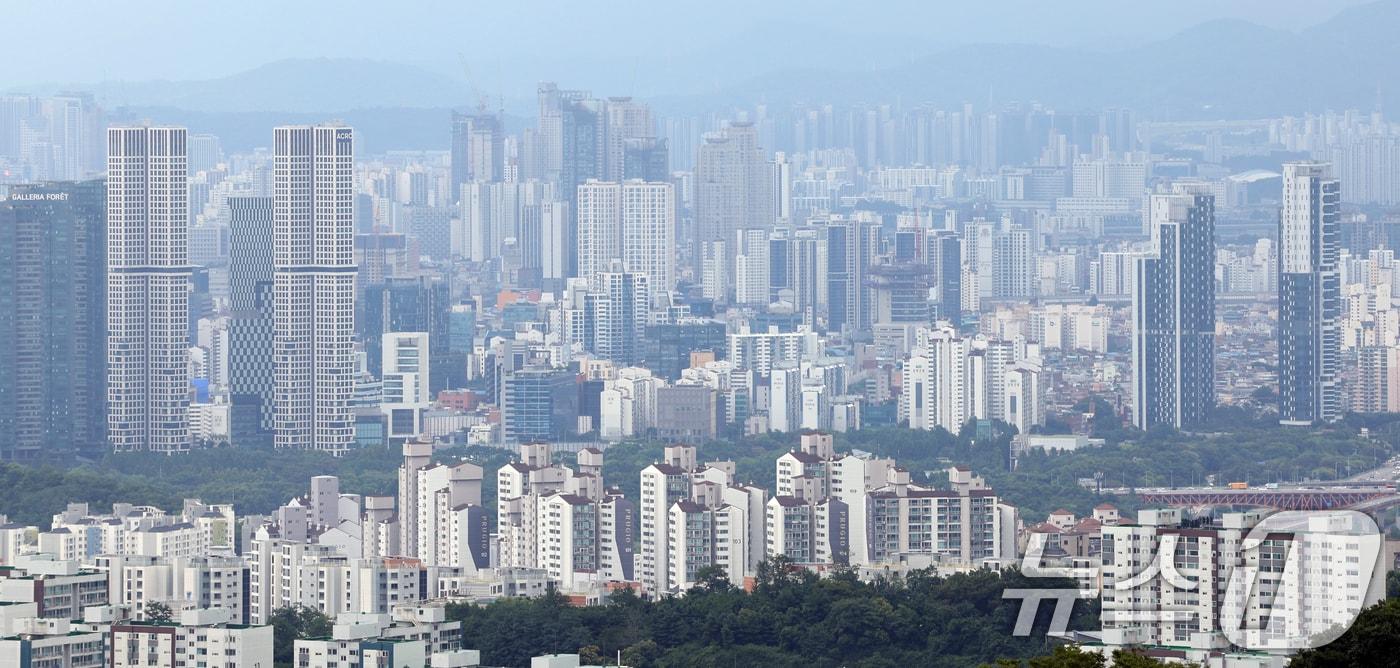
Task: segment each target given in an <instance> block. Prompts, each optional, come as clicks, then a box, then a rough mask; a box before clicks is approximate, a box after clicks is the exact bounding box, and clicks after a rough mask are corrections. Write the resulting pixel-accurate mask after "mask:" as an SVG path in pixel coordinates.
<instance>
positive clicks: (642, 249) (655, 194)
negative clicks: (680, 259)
mask: <svg viewBox="0 0 1400 668" xmlns="http://www.w3.org/2000/svg"><path fill="white" fill-rule="evenodd" d="M615 260H621V261H622V262H623V264H624V265H625V266H626V267H627V270H628V271H632V272H637V273H642V274H646V275H647V278H648V279H650V281H651V284H652V285H653V286H655V287H656V289H658V290H663V291H669V290H670V289H671V288H673V287H675V279H676V205H675V189H674V188H673V187H672V185H671V184H669V183H648V182H646V181H641V180H636V179H633V180H629V181H624V182H620V183H619V182H612V181H595V180H591V179H590V180H589V181H588V182H587V183H584V184H582V185H580V186H579V187H578V275H579V277H581V278H589V277H591V276H593V274H595V273H597V272H600V271H607V270H608V267H609V266H610V264H611V263H612V262H613V261H615Z"/></svg>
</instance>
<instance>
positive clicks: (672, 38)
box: [0, 0, 1362, 89]
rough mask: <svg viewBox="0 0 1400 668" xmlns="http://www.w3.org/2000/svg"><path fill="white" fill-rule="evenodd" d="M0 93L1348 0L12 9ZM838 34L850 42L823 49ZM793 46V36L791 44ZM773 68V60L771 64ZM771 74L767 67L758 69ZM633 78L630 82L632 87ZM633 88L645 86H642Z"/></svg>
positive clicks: (1068, 22)
mask: <svg viewBox="0 0 1400 668" xmlns="http://www.w3.org/2000/svg"><path fill="white" fill-rule="evenodd" d="M6 4H7V5H8V6H7V7H6V9H5V12H4V13H3V16H0V27H2V28H3V34H4V37H5V42H6V44H5V48H4V49H3V56H0V57H3V59H4V60H3V61H2V62H4V65H3V67H0V89H3V88H9V87H13V86H22V85H27V84H34V83H41V82H64V83H89V82H101V81H110V80H127V81H139V80H147V79H202V78H211V77H219V76H223V75H227V74H232V73H236V72H240V71H243V70H247V69H250V68H252V67H256V66H258V65H261V64H264V63H267V62H270V61H274V60H279V59H283V58H293V57H321V56H326V57H360V58H373V59H381V60H393V61H400V62H406V63H413V64H417V65H422V66H426V67H430V68H432V69H435V70H438V71H440V72H444V73H452V74H460V73H461V71H462V67H461V64H460V62H461V58H460V57H459V55H458V54H463V56H465V58H466V60H467V62H468V63H469V64H470V67H471V68H472V70H473V74H472V76H473V79H475V80H478V82H479V83H481V84H483V85H486V86H491V87H496V86H500V85H502V84H503V82H504V85H508V86H509V85H513V83H512V82H514V81H516V80H520V79H523V80H525V81H534V80H538V79H543V78H560V79H561V80H565V78H566V77H567V76H568V75H571V74H575V73H576V70H578V69H580V68H585V67H608V68H614V69H619V68H627V67H632V68H637V69H641V68H650V67H653V66H654V65H656V64H657V63H664V62H666V61H667V60H668V59H693V58H697V57H698V58H704V57H707V56H708V55H709V54H711V53H713V52H715V51H724V52H729V55H730V56H734V55H736V54H738V55H742V53H744V52H745V50H746V49H750V48H752V49H756V52H755V58H757V59H759V60H760V62H759V63H758V64H755V65H754V68H755V69H754V70H753V71H752V72H749V73H747V74H758V73H761V72H763V71H765V64H771V63H773V62H774V60H775V59H774V58H773V57H772V56H771V55H770V54H771V53H773V52H775V51H776V52H780V53H783V54H791V57H792V59H794V60H797V61H799V62H801V61H803V59H810V60H811V61H812V62H813V63H814V64H819V65H828V64H829V63H831V62H843V61H842V59H843V58H844V59H847V60H846V61H845V62H851V63H853V64H856V65H880V64H885V63H888V62H890V61H892V60H895V61H897V60H900V59H902V58H905V57H908V56H911V55H923V54H927V53H930V52H934V51H937V50H938V49H939V48H942V47H946V46H951V45H954V44H958V43H968V42H1029V43H1043V44H1055V45H1070V46H1083V47H1088V48H1117V47H1120V46H1125V45H1131V44H1134V43H1138V42H1141V41H1147V40H1153V39H1160V38H1163V37H1167V36H1169V35H1171V34H1172V33H1175V32H1177V31H1179V30H1181V29H1183V28H1186V27H1189V26H1192V25H1195V24H1198V23H1201V22H1203V21H1208V20H1212V19H1220V18H1240V19H1247V20H1250V21H1253V22H1255V23H1259V24H1261V25H1266V26H1269V27H1274V28H1279V29H1286V30H1298V29H1301V28H1304V27H1307V26H1309V25H1313V24H1316V23H1319V22H1321V21H1324V20H1326V19H1327V18H1329V17H1331V16H1332V15H1334V14H1335V13H1336V12H1337V11H1339V10H1341V9H1344V8H1346V7H1349V6H1353V5H1357V4H1362V2H1361V0H1228V1H1226V2H1221V1H1220V0H1169V1H1166V2H1147V1H1145V0H1142V1H1140V0H1130V1H1124V0H1062V1H1059V2H1055V1H1047V0H965V1H960V2H956V3H955V2H947V1H944V0H891V1H885V2H881V1H878V0H875V1H871V2H851V1H850V0H800V1H794V0H703V1H701V2H676V1H670V0H668V1H665V2H630V1H626V0H590V1H587V2H583V1H579V0H572V1H564V0H558V1H551V0H503V1H499V2H481V1H478V0H471V1H459V2H446V1H441V0H439V1H432V0H426V1H417V2H415V1H397V0H387V1H386V0H374V1H372V2H371V1H366V0H338V1H335V2H329V1H302V0H296V1H289V0H226V1H224V2H203V1H201V2H188V1H184V0H149V1H141V0H123V1H119V2H92V1H78V0H41V1H30V0H18V1H17V2H16V1H15V0H11V1H10V2H7V3H6ZM841 35H850V36H851V39H849V40H844V41H843V42H837V41H836V38H838V37H839V36H841ZM804 37H805V38H804ZM777 64H778V65H782V64H783V63H777ZM769 69H771V68H769ZM639 76H641V75H639ZM643 78H645V77H643Z"/></svg>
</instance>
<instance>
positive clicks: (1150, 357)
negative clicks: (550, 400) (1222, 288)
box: [1133, 194, 1215, 429]
mask: <svg viewBox="0 0 1400 668" xmlns="http://www.w3.org/2000/svg"><path fill="white" fill-rule="evenodd" d="M1150 218H1151V221H1152V226H1153V235H1152V236H1153V238H1154V239H1156V244H1157V249H1156V254H1155V255H1154V256H1151V257H1142V258H1139V259H1138V260H1137V266H1136V271H1137V278H1136V279H1135V280H1134V281H1133V423H1134V424H1135V425H1137V426H1138V427H1139V428H1141V429H1148V428H1150V427H1152V426H1155V425H1159V424H1166V425H1171V426H1172V427H1175V428H1177V429H1180V428H1183V427H1190V426H1194V425H1198V424H1200V423H1201V422H1203V421H1204V420H1205V419H1206V417H1207V416H1208V414H1209V412H1210V410H1211V409H1212V408H1213V407H1214V406H1215V197H1213V196H1211V195H1191V194H1171V195H1153V196H1152V199H1151V214H1150Z"/></svg>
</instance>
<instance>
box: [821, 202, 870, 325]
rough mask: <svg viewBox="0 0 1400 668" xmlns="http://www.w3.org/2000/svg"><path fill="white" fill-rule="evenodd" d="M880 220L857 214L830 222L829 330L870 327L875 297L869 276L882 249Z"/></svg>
mask: <svg viewBox="0 0 1400 668" xmlns="http://www.w3.org/2000/svg"><path fill="white" fill-rule="evenodd" d="M879 244H880V222H879V220H878V219H875V218H872V217H868V216H864V215H857V217H855V218H850V219H845V220H833V221H831V222H830V223H828V224H827V226H826V263H827V264H826V283H827V289H826V290H827V317H826V326H827V331H831V332H841V331H846V330H848V329H849V330H865V329H869V328H870V324H871V315H872V313H873V309H874V306H875V298H874V294H873V293H872V291H871V289H870V286H869V285H868V284H867V283H866V277H867V276H868V275H869V274H870V267H871V266H872V265H874V264H875V256H876V255H877V254H878V253H879V250H880V249H879Z"/></svg>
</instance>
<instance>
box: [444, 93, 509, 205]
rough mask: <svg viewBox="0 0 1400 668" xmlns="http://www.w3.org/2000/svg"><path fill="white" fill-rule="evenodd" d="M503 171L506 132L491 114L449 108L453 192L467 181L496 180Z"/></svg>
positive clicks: (455, 195) (458, 193)
mask: <svg viewBox="0 0 1400 668" xmlns="http://www.w3.org/2000/svg"><path fill="white" fill-rule="evenodd" d="M504 175H505V133H504V132H503V131H502V127H501V119H500V117H499V116H496V115H494V114H486V113H480V114H462V113H458V112H455V111H454V112H452V196H451V198H450V199H452V200H453V201H455V200H456V199H457V198H458V197H461V194H462V184H464V183H468V182H470V181H486V182H496V181H500V180H502V179H503V178H504Z"/></svg>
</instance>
